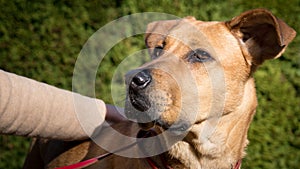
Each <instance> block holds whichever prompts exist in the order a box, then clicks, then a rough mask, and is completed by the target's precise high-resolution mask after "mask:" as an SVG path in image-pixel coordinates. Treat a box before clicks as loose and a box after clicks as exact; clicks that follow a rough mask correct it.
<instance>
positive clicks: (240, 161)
mask: <svg viewBox="0 0 300 169" xmlns="http://www.w3.org/2000/svg"><path fill="white" fill-rule="evenodd" d="M241 165H242V160H239V161H238V162H236V164H235V167H234V168H233V169H240V168H241Z"/></svg>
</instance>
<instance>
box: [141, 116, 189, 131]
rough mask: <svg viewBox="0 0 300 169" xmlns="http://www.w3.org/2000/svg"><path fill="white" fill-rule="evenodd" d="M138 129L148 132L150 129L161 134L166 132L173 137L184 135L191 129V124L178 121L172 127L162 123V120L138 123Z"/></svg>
mask: <svg viewBox="0 0 300 169" xmlns="http://www.w3.org/2000/svg"><path fill="white" fill-rule="evenodd" d="M138 124H139V127H140V128H141V129H142V130H145V131H149V130H152V129H154V128H155V129H157V128H158V129H159V130H160V131H161V132H163V131H168V132H169V133H172V134H175V135H181V134H186V133H187V132H188V130H189V128H190V127H191V124H189V123H188V122H184V121H180V122H177V123H175V124H172V125H168V124H166V123H164V122H163V121H162V120H160V119H158V120H154V121H151V122H148V123H138Z"/></svg>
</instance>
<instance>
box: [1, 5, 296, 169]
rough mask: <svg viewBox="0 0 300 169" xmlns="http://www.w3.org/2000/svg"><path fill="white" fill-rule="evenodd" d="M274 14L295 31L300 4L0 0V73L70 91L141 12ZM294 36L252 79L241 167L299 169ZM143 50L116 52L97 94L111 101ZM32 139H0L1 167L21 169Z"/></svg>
mask: <svg viewBox="0 0 300 169" xmlns="http://www.w3.org/2000/svg"><path fill="white" fill-rule="evenodd" d="M261 7H263V8H267V9H270V10H271V11H272V12H273V13H274V14H276V16H278V17H280V18H282V19H283V20H285V21H286V22H287V23H288V24H289V25H290V26H292V27H293V28H294V29H295V30H296V31H297V30H299V28H300V15H299V12H300V2H299V1H297V0H291V1H286V0H285V1H283V0H277V1H264V2H261V1H245V2H242V1H238V0H230V1H221V0H213V1H207V0H190V1H180V0H172V1H171V0H170V1H169V0H161V1H154V0H153V1H151V0H147V1H146V0H123V1H121V0H115V1H108V0H107V1H105V0H104V1H97V0H91V1H83V0H77V1H67V0H56V1H55V0H48V1H45V2H44V1H41V0H36V1H35V2H26V1H22V0H15V1H5V0H0V9H1V12H0V68H1V69H3V70H6V71H9V72H14V73H17V74H19V75H23V76H26V77H30V78H33V79H36V80H38V81H42V82H46V83H48V84H51V85H55V86H57V87H60V88H64V89H68V90H71V89H72V75H73V69H74V65H75V62H76V58H77V56H78V54H79V52H80V50H81V48H82V46H83V45H84V43H85V42H86V41H87V39H88V38H89V37H90V36H91V35H92V34H93V33H94V32H95V31H96V30H98V29H99V28H101V26H103V25H105V24H106V23H108V22H110V21H112V20H114V19H117V18H119V17H122V16H125V15H128V14H133V13H137V12H164V13H169V14H173V15H176V16H179V17H184V16H187V15H192V16H195V17H196V18H198V19H200V20H205V21H206V20H229V19H231V18H232V17H234V16H236V15H238V14H239V13H241V12H243V11H245V10H249V9H253V8H261ZM299 40H300V39H299V38H298V37H297V38H296V39H295V40H294V41H293V43H292V44H291V45H290V46H289V48H288V50H287V51H286V53H285V54H284V56H283V57H281V58H280V59H278V60H273V61H268V62H267V63H266V64H265V65H264V66H262V67H261V68H260V69H259V71H258V72H257V73H256V74H255V78H256V82H257V94H258V101H259V106H258V109H257V114H256V116H255V118H254V122H253V123H252V125H251V128H250V131H249V139H250V145H249V147H248V150H247V152H248V155H247V157H246V159H245V160H244V161H243V168H251V169H254V168H265V169H270V168H272V169H273V168H274V169H275V168H276V169H277V168H280V169H292V168H295V169H296V168H298V167H299V166H300V151H299V150H300V123H299V122H300V115H299V113H300V92H299V91H300V69H299V68H300V55H299V49H300V48H299V45H300V42H299ZM143 48H145V47H144V45H143V40H142V37H141V36H138V37H136V38H135V39H134V38H133V39H130V38H129V40H125V41H123V42H122V43H121V44H120V45H117V46H115V47H114V48H113V49H112V51H111V52H109V54H108V56H107V57H105V59H104V61H103V62H102V63H101V65H100V67H99V70H98V74H97V80H96V86H97V88H96V94H97V96H98V97H99V98H101V99H104V100H105V101H106V102H108V103H110V102H112V100H111V96H110V81H111V78H112V75H113V72H114V71H113V70H114V69H115V67H116V66H117V65H118V64H119V63H120V62H121V61H122V59H123V58H124V56H127V55H128V54H131V53H132V52H134V51H137V50H138V49H143ZM28 147H29V140H28V139H26V138H22V137H15V136H0V168H21V166H22V163H23V160H24V157H25V154H26V152H27V150H28Z"/></svg>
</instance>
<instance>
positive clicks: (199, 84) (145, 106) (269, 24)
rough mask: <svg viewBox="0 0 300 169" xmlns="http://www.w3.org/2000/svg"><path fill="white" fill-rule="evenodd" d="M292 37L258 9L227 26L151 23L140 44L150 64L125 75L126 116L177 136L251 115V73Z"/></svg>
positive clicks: (191, 22)
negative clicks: (225, 118)
mask: <svg viewBox="0 0 300 169" xmlns="http://www.w3.org/2000/svg"><path fill="white" fill-rule="evenodd" d="M294 37H295V31H294V30H293V29H292V28H290V27H289V26H287V25H286V24H285V23H284V22H283V21H281V20H280V19H277V18H276V17H275V16H273V14H271V13H270V12H268V11H266V10H263V9H258V10H252V11H248V12H245V13H243V14H241V15H240V16H238V17H235V18H233V19H232V20H231V21H228V22H203V21H198V20H196V19H195V18H193V17H187V18H184V19H181V20H168V21H158V22H154V23H151V24H149V25H148V28H147V33H146V38H145V41H146V45H147V47H148V48H149V53H150V55H151V58H152V61H151V62H149V63H147V64H145V65H143V66H142V67H140V68H138V69H136V70H132V71H130V72H129V73H128V74H127V75H126V84H127V98H126V106H125V113H126V115H127V117H129V118H131V119H137V121H138V122H139V124H140V126H141V127H142V128H144V129H149V128H151V127H152V126H153V125H159V126H161V127H162V128H163V129H170V131H173V132H175V133H176V132H182V131H189V130H190V129H191V128H192V127H193V126H194V125H200V124H201V123H203V122H205V121H206V120H207V119H210V118H214V117H218V118H219V117H223V116H225V115H228V114H231V113H235V112H240V113H248V112H249V113H250V111H251V112H253V111H254V110H255V107H256V98H255V91H254V86H253V82H252V80H251V79H252V73H253V72H254V70H255V69H256V68H257V66H258V65H260V64H262V63H263V62H264V61H265V60H267V59H273V58H277V57H279V56H280V55H281V54H282V52H283V51H284V49H285V48H286V46H287V45H288V43H290V42H291V40H292V39H293V38H294ZM249 80H251V82H249ZM249 90H251V92H252V93H251V92H250V93H251V94H250V95H248V93H246V92H249ZM253 93H254V94H253ZM246 94H247V95H248V96H247V95H246ZM246 109H251V110H246ZM241 111H243V112H241ZM247 116H248V115H247Z"/></svg>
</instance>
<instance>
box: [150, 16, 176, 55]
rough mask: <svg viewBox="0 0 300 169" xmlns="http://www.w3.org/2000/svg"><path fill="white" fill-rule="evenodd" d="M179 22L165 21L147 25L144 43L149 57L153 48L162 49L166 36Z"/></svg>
mask: <svg viewBox="0 0 300 169" xmlns="http://www.w3.org/2000/svg"><path fill="white" fill-rule="evenodd" d="M179 22H180V20H165V21H156V22H152V23H150V24H148V26H147V30H146V34H145V43H146V45H147V48H148V49H149V53H150V55H151V56H152V54H153V51H154V48H155V47H161V48H163V45H164V40H165V38H166V35H167V34H168V33H169V31H170V30H171V29H172V28H173V27H174V26H176V25H177V24H178V23H179Z"/></svg>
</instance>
